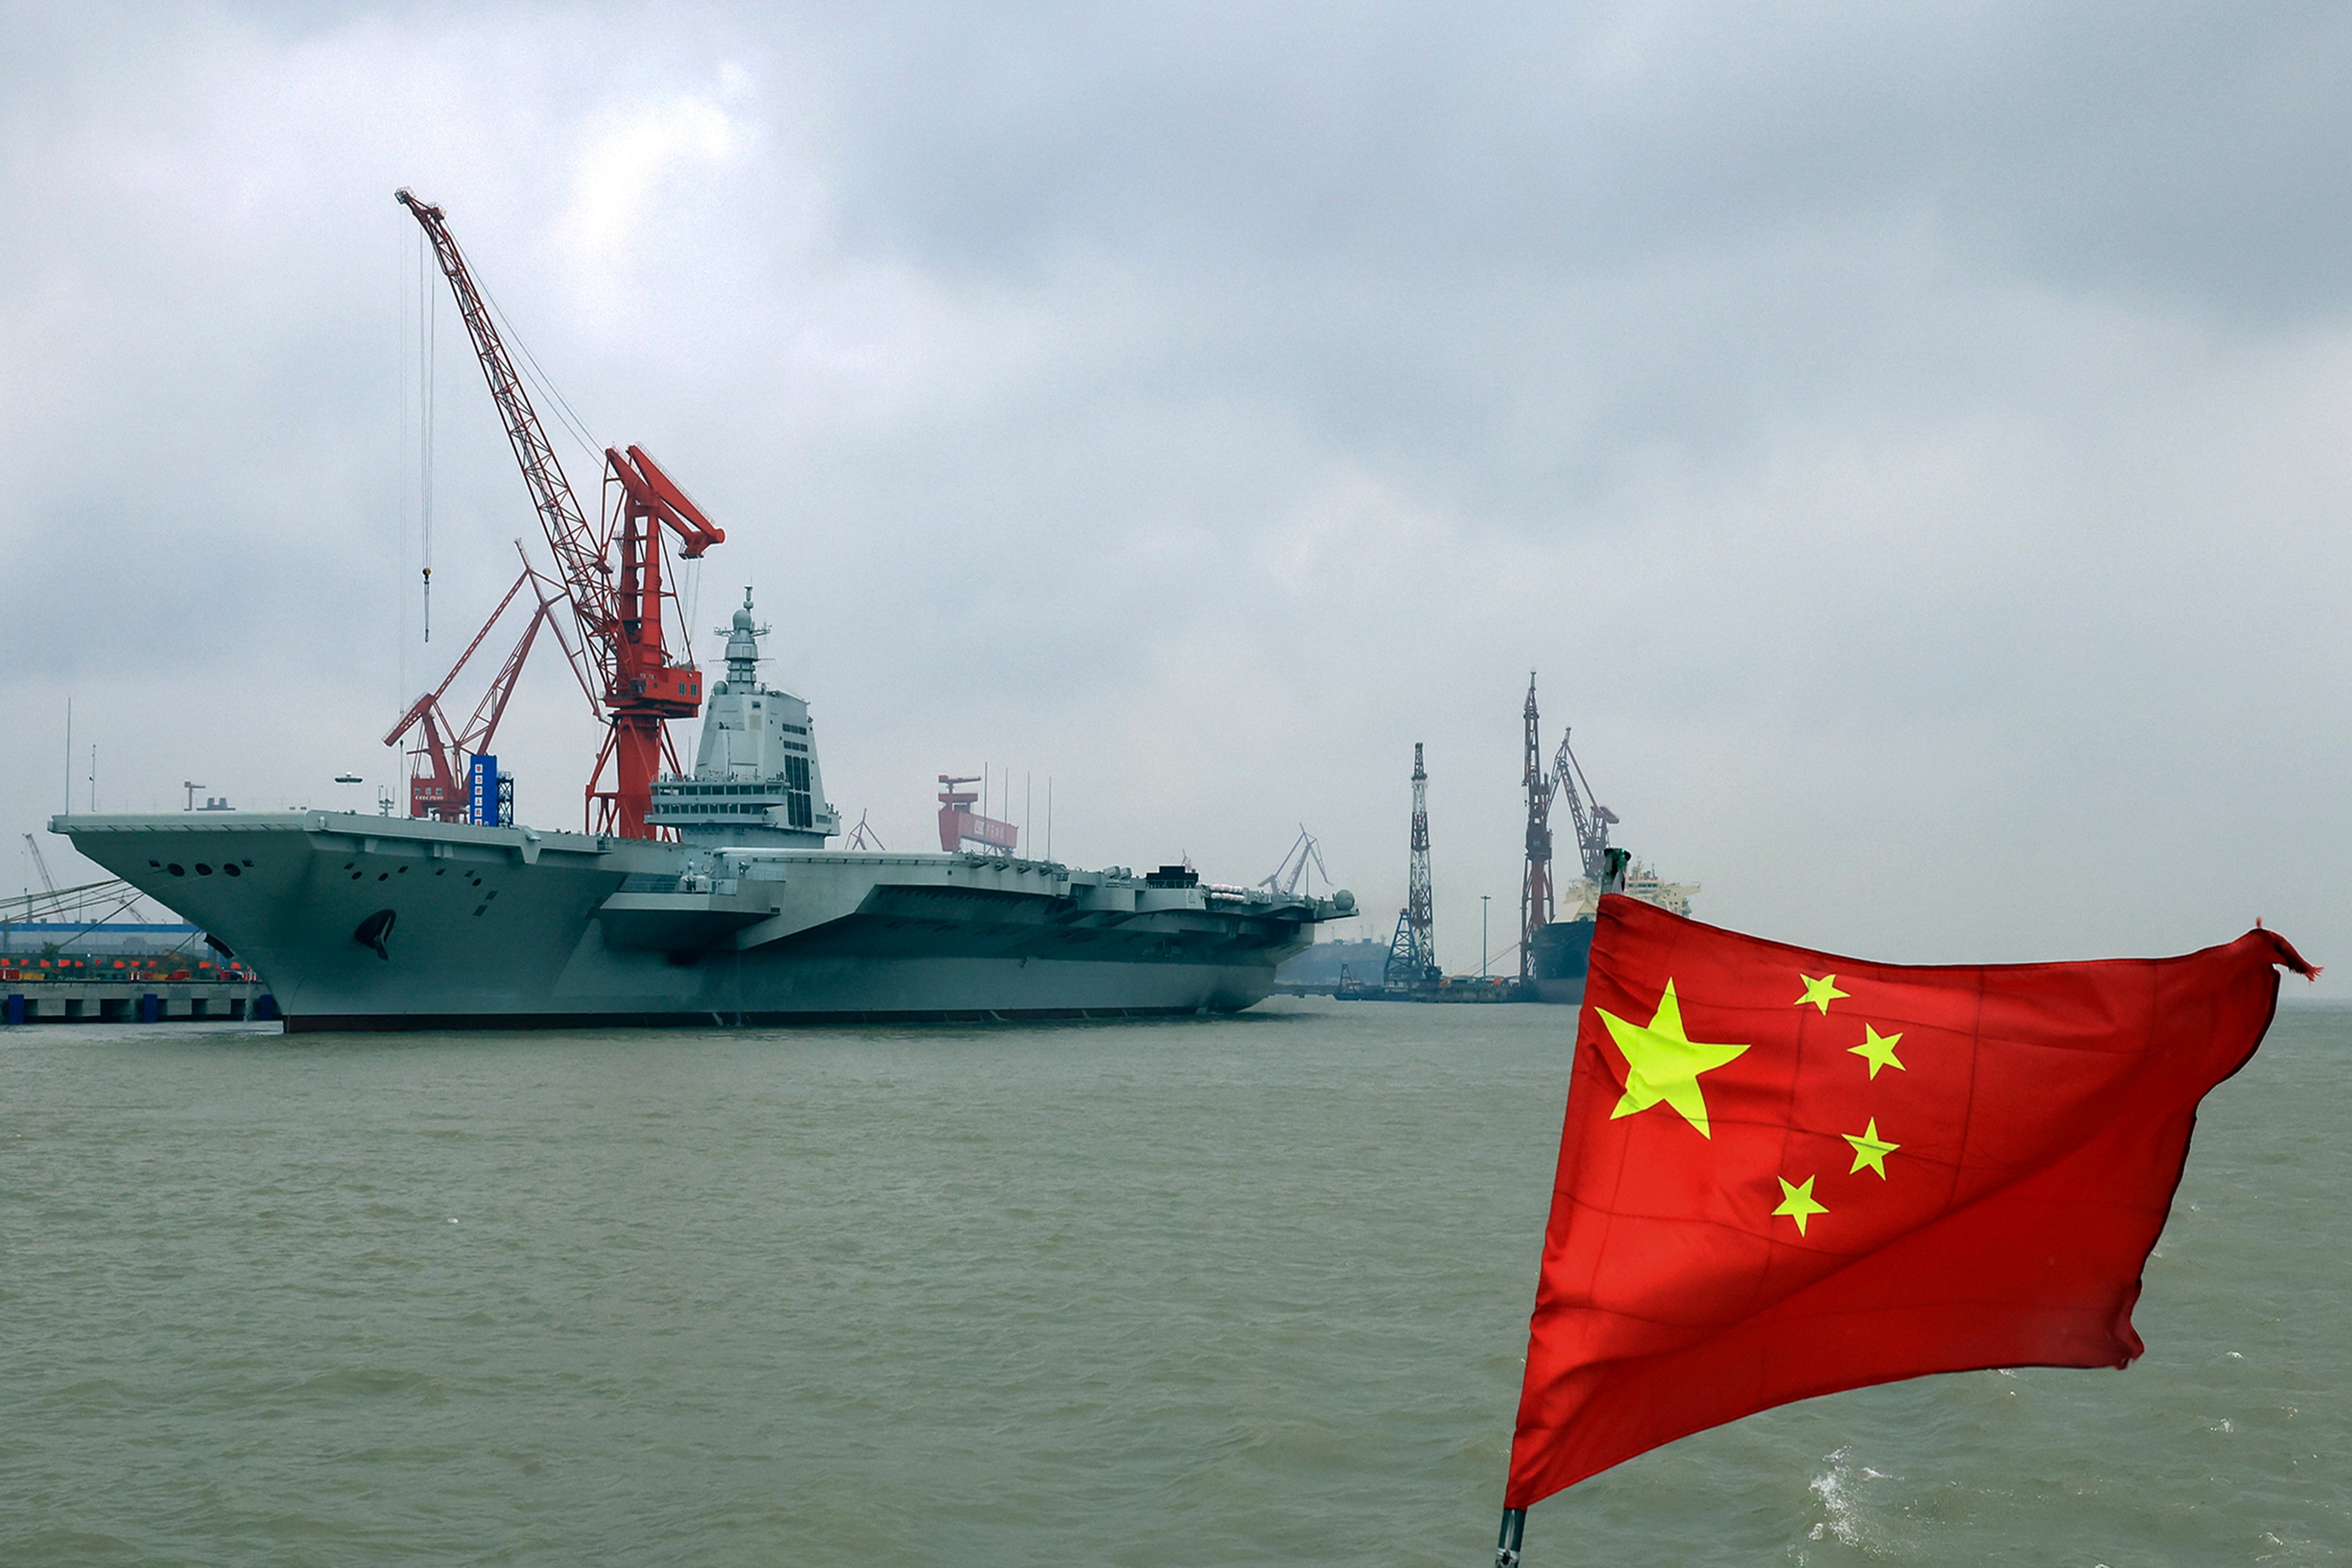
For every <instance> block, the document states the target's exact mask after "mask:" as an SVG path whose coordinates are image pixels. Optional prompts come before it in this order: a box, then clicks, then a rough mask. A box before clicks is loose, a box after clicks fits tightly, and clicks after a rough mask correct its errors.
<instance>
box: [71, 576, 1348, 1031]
mask: <svg viewBox="0 0 2352 1568" xmlns="http://www.w3.org/2000/svg"><path fill="white" fill-rule="evenodd" d="M760 632H761V628H760V627H758V626H756V625H755V623H754V620H753V616H752V610H751V604H750V598H749V595H746V602H745V606H744V608H743V609H741V610H740V611H738V612H737V613H736V615H735V617H734V625H733V627H732V630H731V633H730V637H729V638H728V642H727V679H725V681H723V682H721V683H719V684H718V685H716V686H714V688H713V689H712V690H711V691H710V693H709V710H708V712H707V715H706V717H705V720H704V723H703V727H702V733H701V737H700V741H699V744H698V752H697V755H696V760H695V765H694V769H693V771H692V773H690V774H688V775H685V776H679V777H665V778H661V779H658V780H656V782H655V784H654V785H653V790H652V805H651V807H650V810H649V812H648V818H649V821H650V822H652V823H655V824H658V825H660V826H665V827H668V828H671V829H674V830H675V831H676V833H677V836H678V837H677V838H676V839H674V840H666V839H652V838H625V837H616V836H614V835H610V834H585V833H563V832H553V831H547V830H542V829H539V828H534V827H529V826H488V825H484V824H475V823H465V822H445V821H440V820H436V819H434V818H430V817H387V816H361V815H358V814H355V813H349V812H329V811H298V812H286V813H259V812H202V813H166V814H162V815H156V816H72V815H68V816H59V817H57V818H55V819H53V821H52V822H51V825H50V826H51V827H52V828H53V829H54V830H55V831H58V832H60V833H64V834H67V835H69V836H70V837H72V839H73V841H74V845H75V847H77V848H78V849H79V850H80V851H81V852H82V853H83V854H84V855H87V856H89V858H91V859H93V860H95V861H97V862H98V863H99V864H100V865H102V866H104V867H106V868H108V869H109V870H110V871H112V872H114V873H115V874H116V875H117V876H120V877H121V878H123V879H125V880H127V881H129V882H131V883H132V884H133V885H135V886H137V887H138V888H140V889H142V890H143V891H146V892H148V893H150V894H152V895H153V896H154V897H155V898H156V900H158V901H160V902H162V903H163V904H165V905H167V906H169V907H170V908H172V909H173V910H178V911H179V912H180V913H181V914H183V915H184V916H185V917H186V918H187V919H189V920H191V921H194V922H196V923H197V924H199V925H201V926H203V927H204V928H205V931H208V932H209V933H211V935H212V936H213V937H215V939H216V940H218V941H219V942H221V943H222V944H223V945H225V946H226V947H228V948H229V949H230V950H231V951H233V952H235V953H236V956H237V957H238V958H239V959H241V960H243V961H244V962H245V963H247V964H249V965H251V966H252V967H253V968H254V969H255V970H256V971H257V973H259V974H260V975H261V976H262V978H263V979H264V980H265V981H267V982H268V984H269V987H270V990H271V992H272V994H274V995H275V996H276V998H277V1001H278V1008H279V1010H280V1012H281V1013H282V1014H283V1015H284V1016H285V1019H286V1026H287V1027H288V1029H289V1030H297V1031H299V1030H318V1029H381V1028H461V1027H488V1028H528V1027H550V1026H593V1025H664V1024H688V1025H691V1024H714V1023H715V1024H737V1023H747V1024H748V1023H789V1022H804V1021H822V1020H886V1019H938V1018H975V1019H977V1018H992V1017H993V1018H1014V1017H1094V1016H1139V1015H1153V1014H1186V1013H1197V1012H1231V1011H1236V1010H1238V1009H1240V1008H1243V1007H1246V1006H1249V1005H1252V1004H1253V1003H1255V1002H1257V1001H1259V1000H1260V999H1262V998H1263V997H1265V995H1266V994H1268V992H1269V991H1271V990H1272V988H1273V984H1274V971H1275V966H1276V964H1277V963H1281V961H1282V960H1283V959H1285V958H1287V957H1288V956H1290V955H1291V954H1292V953H1294V952H1299V951H1301V950H1302V949H1304V948H1305V947H1306V946H1307V942H1309V940H1310V939H1311V935H1312V931H1313V928H1314V927H1315V925H1316V924H1317V923H1318V922H1319V921H1327V920H1333V919H1339V918H1343V917H1346V916H1349V915H1352V914H1353V913H1354V912H1355V900H1354V899H1353V897H1352V896H1351V895H1349V893H1347V892H1346V891H1345V890H1341V891H1339V892H1338V893H1337V894H1335V895H1334V896H1332V897H1330V898H1311V897H1306V896H1284V895H1281V894H1277V893H1276V892H1273V891H1270V890H1268V889H1263V888H1256V889H1239V888H1233V889H1226V888H1220V887H1215V886H1203V885H1202V883H1201V882H1200V880H1199V879H1198V877H1197V876H1195V875H1194V874H1193V873H1192V872H1191V871H1189V870H1186V869H1184V868H1181V867H1171V868H1161V869H1160V870H1159V871H1154V872H1150V873H1148V874H1145V875H1137V874H1135V873H1133V872H1130V871H1129V870H1127V869H1125V868H1118V867H1113V868H1109V869H1107V870H1100V871H1086V870H1079V869H1076V868H1072V867H1069V866H1065V865H1061V864H1057V863H1055V862H1052V861H1046V860H1036V859H1030V858H1022V857H1020V856H1018V855H999V854H933V853H924V854H887V853H866V852H860V851H848V850H838V849H828V848H826V847H824V846H825V843H826V840H827V839H828V838H830V837H834V836H835V835H836V834H837V833H838V832H839V826H840V817H839V816H838V814H837V813H835V810H834V809H833V807H832V806H831V805H829V804H827V803H826V802H825V799H824V775H823V773H822V772H821V771H820V767H819V762H818V756H817V744H816V736H815V732H814V731H815V726H814V724H813V723H812V721H811V719H810V714H809V709H808V704H807V703H806V702H805V701H804V700H802V699H801V698H800V697H798V696H796V695H794V694H793V693H791V692H787V691H782V690H778V689H774V688H772V687H770V686H767V685H765V684H763V683H762V682H761V679H759V675H758V668H759V662H760V647H759V636H760Z"/></svg>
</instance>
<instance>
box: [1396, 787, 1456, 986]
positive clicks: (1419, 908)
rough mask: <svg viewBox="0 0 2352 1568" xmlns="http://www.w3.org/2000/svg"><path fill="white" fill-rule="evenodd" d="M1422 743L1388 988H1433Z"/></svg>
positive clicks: (1433, 941) (1433, 943) (1433, 949)
mask: <svg viewBox="0 0 2352 1568" xmlns="http://www.w3.org/2000/svg"><path fill="white" fill-rule="evenodd" d="M1421 744H1422V743H1421V742H1419V741H1415V742H1413V743H1412V866H1411V868H1410V871H1409V874H1408V876H1407V878H1406V881H1405V895H1404V908H1403V909H1402V910H1399V911H1398V912H1397V926H1396V935H1395V936H1394V937H1392V938H1391V939H1390V942H1389V961H1388V963H1386V964H1385V965H1383V966H1382V968H1381V984H1382V985H1384V986H1387V987H1389V988H1390V989H1392V990H1394V989H1402V988H1406V987H1410V986H1415V985H1434V984H1437V982H1438V980H1439V979H1440V978H1441V977H1442V975H1443V973H1444V972H1443V971H1441V970H1440V969H1439V968H1438V967H1437V930H1436V921H1435V917H1434V911H1433V908H1432V905H1433V900H1432V898H1431V892H1430V882H1429V773H1428V770H1426V769H1425V768H1423V766H1422V765H1421Z"/></svg>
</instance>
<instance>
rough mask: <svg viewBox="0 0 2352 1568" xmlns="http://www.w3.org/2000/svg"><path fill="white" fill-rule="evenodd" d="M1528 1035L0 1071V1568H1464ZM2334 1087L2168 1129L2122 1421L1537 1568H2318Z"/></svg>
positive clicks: (1816, 1408) (1610, 1523) (1781, 1491)
mask: <svg viewBox="0 0 2352 1568" xmlns="http://www.w3.org/2000/svg"><path fill="white" fill-rule="evenodd" d="M2288 984H2295V983H2294V982H2292V981H2290V982H2289V983H2288ZM1572 1021H1573V1014H1572V1013H1571V1012H1570V1010H1568V1009H1564V1008H1548V1007H1532V1006H1528V1007H1514V1006H1481V1007H1447V1006H1421V1005H1381V1004H1348V1005H1342V1004H1337V1003H1331V1002H1276V1003H1271V1004H1268V1005H1265V1006H1264V1007H1262V1008H1260V1009H1256V1010H1254V1011H1252V1012H1251V1013H1249V1014H1246V1015H1244V1016H1238V1017H1234V1018H1229V1019H1217V1020H1184V1021H1177V1022H1164V1023H1134V1024H1093V1025H1068V1026H1042V1027H1038V1026H992V1027H978V1028H966V1027H953V1026H939V1027H922V1028H881V1027H873V1028H850V1029H792V1030H711V1031H694V1032H684V1031H665V1032H618V1031H600V1032H591V1033H582V1034H576V1035H570V1036H564V1035H549V1034H531V1035H420V1036H407V1037H398V1036H391V1037H386V1036H374V1037H324V1036H307V1037H285V1036H281V1035H278V1034H275V1033H270V1032H265V1031H263V1030H261V1029H245V1028H240V1027H236V1026H144V1027H142V1026H110V1025H89V1026H32V1027H26V1028H18V1029H13V1030H8V1031H5V1034H0V1352H5V1353H0V1563H9V1564H16V1563H25V1564H41V1565H44V1568H47V1565H68V1564H82V1563H239V1564H312V1563H319V1564H339V1563H417V1562H428V1561H432V1562H442V1561H446V1562H458V1563H516V1564H547V1565H555V1564H574V1563H592V1564H601V1563H615V1564H619V1563H628V1564H671V1563H675V1564H714V1563H715V1564H727V1563H776V1564H832V1563H844V1564H848V1563H856V1564H875V1563H890V1564H899V1563H908V1564H996V1563H1003V1564H1027V1563H1115V1564H1138V1565H1147V1564H1176V1563H1202V1564H1218V1563H1451V1564H1475V1563H1486V1562H1489V1561H1491V1556H1490V1553H1491V1551H1492V1545H1491V1543H1492V1541H1493V1536H1494V1528H1495V1520H1496V1514H1497V1511H1498V1509H1499V1503H1500V1497H1501V1489H1502V1482H1503V1474H1504V1467H1505V1462H1506V1458H1507V1452H1508V1447H1509V1442H1510V1431H1511V1419H1512V1414H1513V1410H1514V1407H1515V1403H1516V1400H1517V1393H1518V1384H1519V1373H1520V1366H1521V1358H1522V1355H1523V1354H1524V1352H1525V1347H1526V1334H1527V1317H1528V1308H1529V1305H1530V1303H1531V1301H1532V1300H1533V1296H1534V1290H1535V1275H1536V1265H1537V1258H1538V1247H1539V1245H1540V1241H1541V1237H1542V1231H1543V1224H1544V1216H1545V1211H1546V1207H1547V1204H1548V1201H1549V1180H1550V1175H1551V1170H1552V1164H1553V1161H1554V1158H1555V1155H1556V1152H1557V1149H1558V1142H1559V1124H1560V1114H1561V1104H1562V1098H1563V1096H1564V1094H1565V1092H1566V1088H1567V1069H1568V1060H1569V1046H1570V1028H1571V1026H1572ZM2347 1047H2352V1009H2346V1008H2334V1007H2305V1008H2302V1009H2296V1008H2293V1007H2290V1008H2288V1009H2286V1010H2284V1011H2283V1012H2282V1013H2281V1015H2280V1016H2279V1020H2278V1023H2277V1025H2276V1026H2275V1027H2274V1028H2273V1033H2272V1037H2271V1039H2270V1041H2269V1043H2268V1045H2267V1046H2266V1047H2264V1048H2263V1052H2262V1054H2261V1055H2260V1056H2259V1057H2258V1058H2256V1059H2255V1060H2254V1062H2253V1063H2252V1065H2251V1066H2250V1067H2249V1068H2247V1069H2246V1070H2245V1071H2244V1072H2243V1073H2242V1074H2240V1075H2239V1077H2237V1078H2236V1079H2232V1080H2231V1082H2229V1083H2226V1084H2224V1085H2223V1086H2221V1089H2218V1090H2217V1091H2216V1092H2215V1093H2214V1094H2213V1096H2212V1097H2211V1099H2210V1100H2209V1101H2208V1103H2207V1108H2206V1113H2205V1115H2204V1117H2203V1119H2202V1121H2201V1123H2200V1127H2199V1130H2198V1132H2197V1137H2196V1142H2195V1144H2194V1147H2193V1148H2192V1150H2191V1152H2190V1156H2189V1170H2188V1176H2187V1179H2186V1181H2184V1182H2183V1184H2181V1187H2180V1190H2179V1196H2178V1199H2177V1202H2176V1204H2175V1207H2174V1212H2173V1215H2172V1220H2171V1223H2170V1225H2169V1226H2168V1228H2167V1230H2166V1232H2165V1235H2164V1239H2163V1241H2162V1243H2161V1245H2160V1246H2159V1247H2158V1250H2157V1255H2156V1257H2155V1258H2154V1259H2153V1260H2152V1261H2151V1263H2150V1264H2149V1266H2148V1270H2147V1291H2146V1294H2145V1296H2144V1298H2143V1299H2142V1300H2141V1303H2140V1306H2139V1309H2138V1312H2137V1321H2138V1325H2139V1327H2140V1329H2141V1331H2142V1332H2143V1333H2144V1335H2145V1336H2146V1338H2147V1342H2148V1353H2147V1356H2146V1357H2145V1358H2144V1359H2143V1360H2142V1361H2141V1362H2140V1363H2138V1364H2137V1365H2136V1366H2135V1367H2133V1368H2132V1369H2131V1370H2130V1371H2128V1372H2125V1373H2115V1372H2055V1371H2021V1372H2016V1373H2005V1372H1982V1373H1965V1374H1960V1375H1956V1376H1948V1377H1937V1378H1929V1379H1925V1380H1921V1381H1917V1382H1913V1383H1909V1384H1898V1385H1895V1386H1890V1387H1885V1388H1878V1389H1868V1390H1863V1391H1860V1392H1857V1393H1853V1394H1841V1395H1838V1396H1835V1397H1832V1398H1828V1399H1822V1400H1815V1401H1811V1402H1809V1403H1806V1404H1802V1405H1794V1406H1790V1407H1788V1408H1785V1409H1781V1410H1778V1411H1773V1412H1769V1413H1767V1414H1765V1415H1760V1416H1757V1417H1754V1418H1751V1419H1749V1420H1747V1421H1743V1422H1740V1423H1738V1424H1736V1425H1734V1426H1728V1427H1725V1428H1721V1429H1718V1430H1716V1431H1713V1432H1709V1433H1705V1434H1701V1435H1699V1436H1695V1437H1691V1438H1688V1439H1685V1440H1684V1441H1682V1442H1680V1443H1676V1444H1674V1445H1672V1446H1670V1447H1666V1448H1664V1449H1661V1450H1659V1451H1657V1452H1654V1453H1652V1454H1649V1455H1645V1456H1643V1457H1642V1458H1636V1459H1634V1460H1633V1461H1631V1462H1629V1463H1627V1464H1625V1465H1622V1466H1621V1467H1619V1468H1616V1469H1614V1470H1612V1471H1609V1472H1607V1473H1605V1474H1603V1475H1601V1476H1600V1477H1597V1478H1595V1479H1592V1480H1590V1481H1588V1482H1586V1483H1585V1484H1583V1485H1582V1486H1580V1487H1577V1488H1575V1489H1571V1490H1570V1491H1569V1492H1567V1493H1564V1494H1562V1495H1560V1496H1559V1497H1557V1498H1554V1499H1552V1500H1549V1501H1548V1502H1545V1503H1542V1504H1539V1505H1538V1507H1537V1508H1536V1509H1535V1510H1533V1513H1532V1515H1531V1516H1530V1519H1529V1521H1528V1563H1529V1564H1530V1565H1531V1568H1542V1565H1544V1564H1552V1563H1560V1564H1566V1563H1576V1564H1591V1563H1608V1564H1634V1563H1642V1564H1647V1563H1659V1564H1677V1565H1680V1564H1689V1563H1785V1564H1804V1565H1808V1568H1814V1565H1818V1568H1829V1565H1832V1564H1847V1563H1856V1564H1858V1563H1888V1564H1907V1563H1919V1564H1960V1563H2017V1564H2043V1563H2053V1564H2060V1563H2063V1564H2081V1565H2083V1568H2090V1565H2092V1564H2095V1563H2104V1564H2107V1565H2109V1568H2126V1565H2140V1564H2181V1565H2189V1564H2208V1563H2282V1564H2285V1563H2352V1401H2347V1390H2346V1382H2347V1376H2346V1372H2347V1359H2352V1156H2347V1138H2346V1132H2345V1121H2346V1118H2345V1106H2346V1104H2347V1100H2352V1051H2347Z"/></svg>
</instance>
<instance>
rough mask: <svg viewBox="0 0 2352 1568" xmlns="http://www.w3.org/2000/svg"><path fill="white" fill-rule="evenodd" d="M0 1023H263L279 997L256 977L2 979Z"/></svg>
mask: <svg viewBox="0 0 2352 1568" xmlns="http://www.w3.org/2000/svg"><path fill="white" fill-rule="evenodd" d="M0 1008H5V1011H0V1023H7V1024H100V1023H105V1024H184V1023H189V1022H192V1021H202V1020H213V1021H219V1020H223V1019H227V1020H245V1019H250V1020H253V1021H254V1022H257V1023H262V1022H267V1021H268V1020H270V1019H273V1018H276V1017H277V1016H278V999H277V998H276V997H274V996H272V995H271V994H269V987H268V986H267V985H264V984H260V983H259V982H258V981H250V980H248V981H242V982H236V981H204V980H138V981H120V980H113V981H109V980H65V981H54V980H53V981H36V982H32V983H30V984H26V983H24V982H17V981H0Z"/></svg>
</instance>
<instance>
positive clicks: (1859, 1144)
mask: <svg viewBox="0 0 2352 1568" xmlns="http://www.w3.org/2000/svg"><path fill="white" fill-rule="evenodd" d="M1838 1136H1839V1137H1841V1138H1843V1139H1844V1140H1845V1141H1846V1142H1849V1143H1851V1144H1853V1170H1851V1171H1848V1172H1847V1173H1846V1174H1847V1175H1849V1176H1858V1175H1860V1174H1862V1173H1863V1172H1864V1170H1872V1171H1875V1172H1877V1173H1878V1179H1879V1180H1880V1181H1882V1182H1883V1181H1885V1180H1886V1156H1888V1155H1889V1154H1892V1153H1894V1152H1895V1151H1896V1150H1897V1149H1900V1148H1901V1147H1903V1145H1902V1144H1900V1143H1889V1142H1886V1141H1885V1139H1883V1138H1881V1137H1880V1136H1879V1135H1878V1118H1877V1117H1875V1116H1874V1117H1872V1118H1871V1119H1870V1125H1869V1126H1867V1127H1865V1128H1864V1129H1863V1130H1862V1131H1859V1132H1841V1133H1839V1134H1838Z"/></svg>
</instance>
